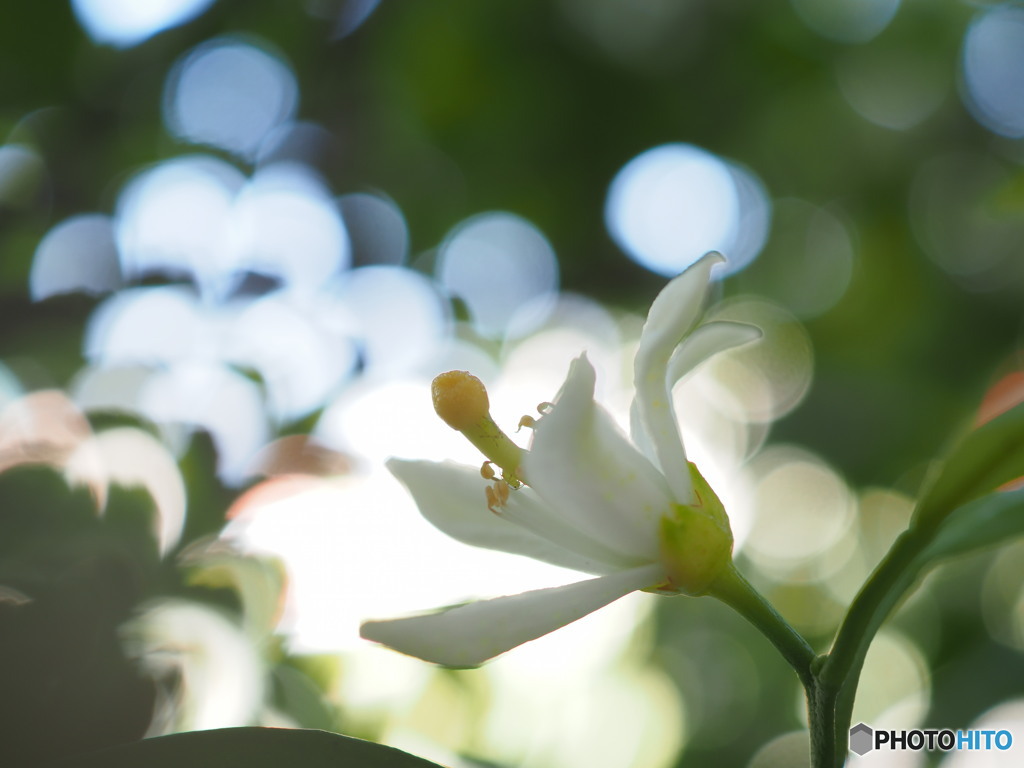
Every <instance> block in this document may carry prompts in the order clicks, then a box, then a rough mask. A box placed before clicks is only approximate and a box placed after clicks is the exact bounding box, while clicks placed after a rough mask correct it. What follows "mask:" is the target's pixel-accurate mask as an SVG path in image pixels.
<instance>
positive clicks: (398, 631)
mask: <svg viewBox="0 0 1024 768" xmlns="http://www.w3.org/2000/svg"><path fill="white" fill-rule="evenodd" d="M664 578H665V572H664V568H663V567H662V566H659V565H646V566H643V567H641V568H632V569H630V570H626V571H619V572H617V573H612V574H609V575H608V576H601V577H599V578H596V579H590V580H588V581H580V582H576V583H575V584H567V585H566V586H564V587H552V588H550V589H538V590H534V591H531V592H524V593H523V594H521V595H511V596H508V597H498V598H494V599H493V600H484V601H481V602H478V603H469V604H468V605H462V606H459V607H457V608H451V609H449V610H446V611H442V612H440V613H432V614H427V615H425V616H411V617H408V618H404V619H394V620H391V621H368V622H365V623H364V624H363V626H362V628H361V630H360V634H361V635H362V636H363V637H364V638H366V639H367V640H373V641H374V642H377V643H383V644H384V645H387V646H389V647H391V648H394V649H395V650H396V651H401V652H402V653H407V654H409V655H410V656H416V657H418V658H421V659H424V660H425V661H432V662H434V663H435V664H444V665H445V666H448V667H475V666H477V665H479V664H482V663H484V662H485V661H487V660H488V659H491V658H493V657H495V656H497V655H498V654H500V653H504V652H505V651H507V650H509V649H511V648H515V647H516V646H517V645H522V644H523V643H525V642H527V641H529V640H535V639H536V638H538V637H540V636H541V635H546V634H547V633H548V632H553V631H554V630H556V629H558V628H559V627H564V626H565V625H566V624H569V623H571V622H574V621H576V620H577V619H581V618H583V617H584V616H586V615H587V614H588V613H593V612H594V611H596V610H597V609H598V608H602V607H604V606H606V605H608V604H609V603H612V602H614V601H615V600H618V599H619V598H620V597H622V596H624V595H627V594H629V593H630V592H634V591H636V590H638V589H643V588H645V587H652V586H655V585H657V584H658V583H660V582H661V581H663V580H664Z"/></svg>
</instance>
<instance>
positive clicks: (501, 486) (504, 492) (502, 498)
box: [484, 480, 509, 515]
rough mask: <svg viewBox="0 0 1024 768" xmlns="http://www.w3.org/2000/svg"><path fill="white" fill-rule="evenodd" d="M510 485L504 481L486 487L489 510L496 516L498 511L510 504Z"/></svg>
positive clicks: (497, 481)
mask: <svg viewBox="0 0 1024 768" xmlns="http://www.w3.org/2000/svg"><path fill="white" fill-rule="evenodd" d="M508 494H509V490H508V483H507V482H505V481H504V480H495V481H494V485H487V486H484V496H485V497H486V498H487V508H488V509H489V510H491V512H493V513H494V514H496V515H500V514H501V513H500V512H499V511H498V510H499V509H501V508H502V507H504V506H505V504H506V503H507V502H508Z"/></svg>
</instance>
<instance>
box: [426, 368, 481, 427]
mask: <svg viewBox="0 0 1024 768" xmlns="http://www.w3.org/2000/svg"><path fill="white" fill-rule="evenodd" d="M430 392H431V394H432V395H433V397H434V410H435V411H437V415H438V416H440V417H441V418H442V419H444V422H445V424H447V425H448V426H449V427H451V428H452V429H457V430H458V431H459V432H463V431H464V430H466V429H469V428H470V427H472V426H473V425H474V424H479V423H480V421H481V420H482V419H485V418H487V417H488V411H489V410H490V407H491V406H490V402H489V401H488V399H487V390H486V389H484V385H483V383H482V382H481V381H480V379H478V378H477V377H476V376H473V375H472V374H471V373H469V372H468V371H448V373H442V374H441V375H440V376H438V377H437V378H435V379H434V383H433V384H431V385H430Z"/></svg>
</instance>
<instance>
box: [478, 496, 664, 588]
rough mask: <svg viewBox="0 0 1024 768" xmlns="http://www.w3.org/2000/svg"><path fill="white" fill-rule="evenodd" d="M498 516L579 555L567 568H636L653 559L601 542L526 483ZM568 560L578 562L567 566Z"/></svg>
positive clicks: (595, 570)
mask: <svg viewBox="0 0 1024 768" xmlns="http://www.w3.org/2000/svg"><path fill="white" fill-rule="evenodd" d="M498 515H499V516H500V517H502V518H503V519H505V520H509V521H510V522H513V523H515V524H516V525H519V526H522V527H523V528H525V529H526V530H528V531H532V532H533V533H535V534H537V535H538V536H540V537H541V538H543V539H545V540H547V541H550V542H551V543H552V544H554V545H557V546H558V547H562V548H564V549H566V550H568V552H570V553H575V554H576V555H578V558H575V560H574V561H569V560H566V566H567V567H570V568H575V569H576V570H578V571H584V572H586V573H611V572H613V571H621V570H622V569H623V568H635V567H637V566H640V565H644V564H645V563H648V562H650V561H651V560H652V559H653V558H651V557H635V556H629V555H626V554H623V553H622V552H619V551H616V550H614V549H611V548H610V547H608V546H606V545H605V544H602V543H601V542H600V541H598V540H597V539H595V538H593V537H592V536H591V535H590V534H589V533H586V532H585V530H586V529H583V530H581V529H580V528H578V527H576V526H574V525H573V524H572V523H571V522H570V521H569V520H568V519H566V516H565V515H564V514H562V512H561V510H557V509H552V508H551V507H549V506H548V505H547V504H545V503H544V502H543V500H541V498H540V497H539V494H537V492H536V491H535V490H533V489H532V488H527V487H525V486H524V487H523V488H520V489H519V490H517V491H512V492H511V493H510V494H509V498H508V501H507V502H506V503H505V505H504V506H503V507H501V508H500V509H499V510H498ZM548 562H554V560H548ZM569 562H576V563H577V564H576V565H568V563H569ZM555 564H556V565H561V564H562V563H555Z"/></svg>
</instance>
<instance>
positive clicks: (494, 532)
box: [387, 459, 635, 573]
mask: <svg viewBox="0 0 1024 768" xmlns="http://www.w3.org/2000/svg"><path fill="white" fill-rule="evenodd" d="M387 466H388V469H390V470H391V473H392V474H393V475H394V476H395V477H397V478H398V479H399V480H400V481H401V482H402V484H403V485H405V487H406V488H408V489H409V492H410V493H411V494H412V496H413V499H415V501H416V505H417V506H418V507H419V510H420V514H422V515H423V517H424V518H426V520H427V522H429V523H430V524H431V525H433V526H434V527H435V528H437V529H438V530H440V531H441V532H443V533H446V534H448V535H449V536H451V537H452V538H453V539H456V540H458V541H461V542H463V543H464V544H470V545H472V546H474V547H484V548H486V549H496V550H499V551H501V552H511V553H512V554H515V555H526V556H527V557H532V558H534V559H535V560H542V561H544V562H545V563H551V564H552V565H558V566H561V567H563V568H572V569H574V570H577V571H585V572H587V573H607V572H609V571H610V570H618V569H619V568H621V567H622V566H623V563H622V561H621V558H616V555H615V553H611V552H608V550H607V548H605V547H602V546H601V545H600V544H598V543H596V542H594V543H593V547H590V548H588V547H587V546H586V543H587V541H586V539H587V538H589V537H585V536H583V535H581V534H578V532H577V531H575V530H572V529H571V528H570V527H569V526H567V525H564V524H560V522H559V520H558V519H557V518H556V517H555V516H554V515H553V513H552V512H551V511H550V510H548V509H546V508H543V507H541V508H539V509H535V507H540V501H539V500H537V499H534V498H531V495H532V494H531V492H530V491H529V489H526V488H523V489H520V490H518V491H513V492H512V494H511V496H510V497H509V500H508V502H507V504H506V507H504V508H502V509H501V515H500V516H499V515H496V514H494V513H493V512H491V511H490V510H489V509H488V508H487V500H486V498H485V496H484V488H485V487H486V486H487V481H486V480H484V479H483V478H482V477H481V476H480V470H479V469H476V468H473V467H467V466H464V465H462V464H456V463H454V462H450V461H446V462H441V463H438V462H432V461H404V460H402V459H390V460H389V461H388V463H387ZM545 516H546V517H548V518H550V520H549V521H548V525H546V526H544V527H539V526H542V525H543V522H544V518H545ZM537 518H540V520H541V522H540V523H539V524H529V523H530V522H531V521H533V520H534V519H537ZM563 529H564V530H563ZM573 544H575V546H566V545H573ZM628 564H629V565H633V564H635V563H633V562H630V563H628Z"/></svg>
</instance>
